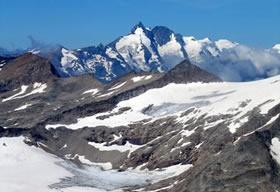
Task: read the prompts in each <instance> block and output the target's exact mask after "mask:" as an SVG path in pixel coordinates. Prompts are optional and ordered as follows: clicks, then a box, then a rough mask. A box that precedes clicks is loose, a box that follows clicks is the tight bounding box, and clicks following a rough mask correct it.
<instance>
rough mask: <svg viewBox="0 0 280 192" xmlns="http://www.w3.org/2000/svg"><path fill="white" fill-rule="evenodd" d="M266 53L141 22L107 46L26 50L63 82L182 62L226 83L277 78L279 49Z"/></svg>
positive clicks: (111, 77)
mask: <svg viewBox="0 0 280 192" xmlns="http://www.w3.org/2000/svg"><path fill="white" fill-rule="evenodd" d="M269 50H273V51H267V50H256V49H254V48H250V47H247V46H243V45H241V44H238V43H236V42H232V41H229V40H226V39H221V40H217V41H215V40H211V39H210V38H204V39H196V38H195V37H193V36H182V35H180V34H177V33H175V32H173V31H172V30H171V29H169V28H167V27H164V26H156V27H154V28H147V27H145V26H144V24H143V23H142V22H139V23H138V24H137V25H135V26H134V27H133V28H132V30H131V32H130V33H128V34H127V35H124V36H122V37H119V38H117V39H116V40H115V41H113V42H112V43H109V44H108V45H103V44H100V45H98V46H89V47H86V48H81V49H73V50H70V49H67V48H65V47H62V46H57V47H55V48H53V47H52V48H48V47H43V48H36V49H33V50H29V51H30V52H32V53H34V54H38V55H40V56H42V57H47V58H49V59H50V60H51V61H52V64H53V65H54V66H55V68H56V70H57V71H58V73H59V74H60V76H62V77H69V76H77V75H83V74H88V73H92V74H94V76H95V78H96V79H98V80H100V81H102V82H110V81H112V80H114V79H117V78H119V77H121V76H122V75H124V74H127V73H129V72H131V71H136V72H140V71H145V72H149V71H152V72H166V71H169V70H170V69H172V68H173V67H174V66H175V65H177V64H178V63H179V62H181V61H183V60H185V59H187V60H189V61H190V62H191V63H193V64H195V65H197V66H199V67H201V68H203V69H206V70H208V71H209V72H211V73H214V74H216V75H218V76H220V77H222V78H223V79H224V80H226V81H248V80H254V79H259V78H265V77H269V76H271V74H274V75H276V74H279V73H280V66H279V63H280V54H278V53H280V44H278V45H275V46H274V47H273V48H272V49H269ZM275 50H276V51H275ZM248 53H250V54H249V55H248ZM262 58H267V59H265V60H263V59H262ZM259 60H261V61H259ZM260 63H261V64H260ZM277 63H278V64H277ZM271 71H274V72H273V73H271ZM275 71H276V72H277V73H275ZM278 71H279V73H278Z"/></svg>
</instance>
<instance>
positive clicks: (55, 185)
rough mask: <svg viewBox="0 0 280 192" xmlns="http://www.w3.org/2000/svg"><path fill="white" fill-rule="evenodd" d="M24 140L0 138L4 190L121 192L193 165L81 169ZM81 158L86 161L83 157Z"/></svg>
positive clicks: (1, 189) (165, 177)
mask: <svg viewBox="0 0 280 192" xmlns="http://www.w3.org/2000/svg"><path fill="white" fill-rule="evenodd" d="M24 139H25V138H24V137H22V136H21V137H13V138H7V137H3V138H0V162H1V163H0V169H1V172H0V183H1V185H0V191H3V192H16V191H28V192H38V191H40V192H80V191H86V192H103V191H114V192H120V191H122V190H121V189H122V188H124V187H128V186H136V185H139V186H141V185H147V184H149V183H155V182H157V181H160V180H162V179H167V178H170V177H174V176H177V175H179V174H181V173H183V172H184V171H187V170H188V169H190V168H191V167H192V165H191V164H186V165H181V164H178V165H174V166H170V167H168V168H164V169H157V170H154V171H148V170H144V171H140V170H127V171H123V172H118V171H117V170H107V171H106V170H102V169H100V168H99V167H98V166H83V167H77V166H76V165H74V164H72V163H70V162H66V161H64V160H62V159H60V158H57V157H55V156H54V155H51V154H49V153H46V152H44V151H43V150H42V149H40V148H36V147H34V146H28V145H26V144H25V143H24ZM80 159H82V160H83V159H84V158H83V156H80ZM84 160H86V159H84ZM87 162H89V161H87ZM62 179H63V180H62Z"/></svg>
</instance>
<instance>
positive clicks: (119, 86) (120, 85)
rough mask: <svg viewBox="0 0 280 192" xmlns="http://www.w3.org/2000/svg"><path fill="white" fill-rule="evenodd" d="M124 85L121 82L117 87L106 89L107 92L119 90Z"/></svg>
mask: <svg viewBox="0 0 280 192" xmlns="http://www.w3.org/2000/svg"><path fill="white" fill-rule="evenodd" d="M125 84H126V82H123V83H120V84H118V85H115V86H114V87H112V88H110V89H108V91H112V90H115V89H119V88H121V87H122V86H124V85H125Z"/></svg>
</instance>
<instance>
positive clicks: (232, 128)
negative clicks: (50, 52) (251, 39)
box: [0, 53, 280, 192]
mask: <svg viewBox="0 0 280 192" xmlns="http://www.w3.org/2000/svg"><path fill="white" fill-rule="evenodd" d="M279 88H280V77H279V76H275V77H273V78H269V79H265V80H260V81H254V82H247V83H227V82H222V81H221V79H220V78H219V77H217V76H215V75H212V74H210V73H208V72H206V71H204V70H202V69H200V68H199V67H197V66H194V65H192V64H190V63H189V62H188V61H183V62H181V63H179V64H178V65H176V66H175V67H174V68H173V69H172V70H170V71H168V72H163V73H153V72H139V73H135V72H130V73H128V74H127V75H125V76H123V77H121V78H119V79H117V80H115V81H113V82H111V83H107V84H103V83H100V82H99V81H97V80H96V79H95V78H93V77H92V76H91V75H83V76H77V77H70V78H60V77H59V74H58V73H57V71H56V69H55V68H54V67H53V65H52V63H51V62H50V61H49V60H47V59H43V58H41V57H38V56H36V55H34V54H30V53H29V54H25V55H23V56H20V57H18V58H15V59H13V60H11V61H9V62H8V63H7V64H6V65H4V66H3V68H2V70H1V71H0V126H1V127H0V137H1V138H0V158H1V159H3V162H2V160H1V162H2V163H1V162H0V168H1V170H2V171H1V173H0V182H1V183H4V184H3V185H2V184H1V186H0V189H1V191H2V190H4V191H7V192H9V191H12V190H13V189H14V188H15V187H18V188H19V189H21V190H24V191H38V190H39V191H54V192H55V191H65V192H66V191H171V192H172V191H174V192H175V191H176V192H178V191H190V192H197V191H200V192H204V191H205V192H206V191H207V192H208V191H244V192H245V191H246V192H247V191H254V192H255V191H259V192H270V191H271V192H275V191H277V190H280V177H279V170H280V169H279V166H280V164H279V163H280V139H279V138H280V131H279V130H280V129H279V128H280V118H279V114H280V102H279V101H280V94H279V93H278V90H279ZM23 151H24V153H23ZM25 154H26V156H25ZM42 162H49V164H48V163H42ZM30 163H32V166H28V165H29V164H30ZM9 166H10V167H9ZM37 166H38V169H39V168H40V170H41V171H40V172H39V171H38V170H37ZM12 167H17V169H12ZM9 168H10V169H9ZM24 168H26V170H22V169H24ZM27 172H28V173H27ZM26 174H33V175H36V177H35V178H33V179H32V182H30V180H28V177H26ZM46 175H47V176H48V177H47V176H46ZM9 176H10V177H9ZM45 177H46V178H45ZM43 178H44V179H43ZM25 180H26V181H25ZM27 181H28V182H27ZM26 183H28V184H26ZM36 183H37V184H38V186H39V187H40V188H38V186H37V185H36ZM39 184H40V185H39ZM15 185H16V186H15Z"/></svg>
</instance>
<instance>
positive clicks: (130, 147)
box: [88, 141, 143, 153]
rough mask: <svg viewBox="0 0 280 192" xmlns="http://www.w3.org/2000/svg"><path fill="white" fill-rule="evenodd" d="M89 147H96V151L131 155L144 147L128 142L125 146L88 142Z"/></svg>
mask: <svg viewBox="0 0 280 192" xmlns="http://www.w3.org/2000/svg"><path fill="white" fill-rule="evenodd" d="M88 144H89V145H91V146H93V147H95V148H96V149H98V150H100V151H114V150H116V151H120V152H126V151H129V153H132V152H133V151H136V150H137V149H139V148H141V147H143V145H134V144H131V143H129V142H128V141H127V142H126V143H125V145H116V144H114V145H110V146H106V143H95V142H88Z"/></svg>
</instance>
